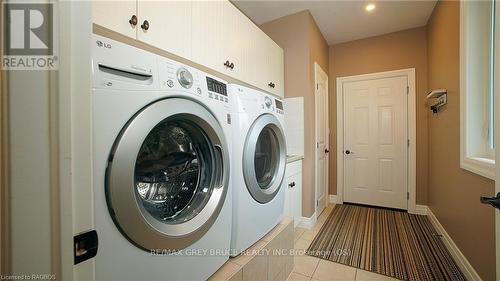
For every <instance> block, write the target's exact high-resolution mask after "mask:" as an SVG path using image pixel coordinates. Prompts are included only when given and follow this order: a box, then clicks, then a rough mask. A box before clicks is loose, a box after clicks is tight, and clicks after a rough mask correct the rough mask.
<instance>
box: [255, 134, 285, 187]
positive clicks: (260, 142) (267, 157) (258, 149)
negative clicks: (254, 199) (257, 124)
mask: <svg viewBox="0 0 500 281" xmlns="http://www.w3.org/2000/svg"><path fill="white" fill-rule="evenodd" d="M254 167H255V177H256V179H257V183H258V184H259V187H260V188H262V189H268V188H269V187H270V183H271V182H272V180H273V177H274V176H275V175H276V170H277V168H278V167H279V143H278V138H277V137H276V133H275V132H274V131H273V129H272V128H271V127H270V126H269V125H267V126H266V127H264V129H262V131H261V132H260V134H259V137H258V138H257V143H256V145H255V156H254Z"/></svg>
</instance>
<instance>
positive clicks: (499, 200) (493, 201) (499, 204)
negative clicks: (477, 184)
mask: <svg viewBox="0 0 500 281" xmlns="http://www.w3.org/2000/svg"><path fill="white" fill-rule="evenodd" d="M479 200H480V201H481V203H483V204H490V205H491V206H493V207H495V208H497V209H499V210H500V192H498V193H497V196H496V197H484V196H481V197H480V198H479Z"/></svg>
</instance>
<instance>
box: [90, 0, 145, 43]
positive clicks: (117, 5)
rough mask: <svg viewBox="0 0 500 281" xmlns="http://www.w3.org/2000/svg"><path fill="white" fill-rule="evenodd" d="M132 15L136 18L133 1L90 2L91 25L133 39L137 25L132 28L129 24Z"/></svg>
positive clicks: (134, 2)
mask: <svg viewBox="0 0 500 281" xmlns="http://www.w3.org/2000/svg"><path fill="white" fill-rule="evenodd" d="M134 15H135V16H136V17H137V11H136V1H135V0H134V1H92V22H93V23H96V24H98V25H101V26H103V27H106V28H108V29H111V30H113V31H116V32H118V33H121V34H123V35H125V36H128V37H131V38H134V39H135V37H136V30H137V26H139V24H138V25H137V26H134V25H132V24H131V23H130V22H129V20H131V19H132V16H134ZM137 23H139V21H137Z"/></svg>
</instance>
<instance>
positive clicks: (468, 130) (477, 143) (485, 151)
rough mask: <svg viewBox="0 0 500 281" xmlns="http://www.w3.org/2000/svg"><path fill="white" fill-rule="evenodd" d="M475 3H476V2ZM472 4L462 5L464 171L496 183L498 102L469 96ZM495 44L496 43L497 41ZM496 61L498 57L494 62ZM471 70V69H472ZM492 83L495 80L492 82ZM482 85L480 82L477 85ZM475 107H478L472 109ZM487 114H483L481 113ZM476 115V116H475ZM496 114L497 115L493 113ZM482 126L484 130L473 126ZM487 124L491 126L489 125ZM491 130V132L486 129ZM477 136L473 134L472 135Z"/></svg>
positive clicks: (461, 115) (492, 73)
mask: <svg viewBox="0 0 500 281" xmlns="http://www.w3.org/2000/svg"><path fill="white" fill-rule="evenodd" d="M472 3H473V2H472ZM492 3H493V4H492V5H493V6H492V19H493V20H492V24H491V26H492V32H491V34H492V37H493V34H494V33H493V31H494V28H495V27H494V26H495V20H494V18H495V15H494V10H495V7H494V1H492ZM470 4H471V2H468V1H461V2H460V167H461V168H462V169H465V170H468V171H470V172H473V173H475V174H478V175H481V176H483V177H486V178H489V179H492V180H494V179H495V150H494V148H493V146H492V140H494V139H493V138H492V137H491V135H492V134H493V131H492V130H491V129H492V126H494V123H492V122H491V120H492V119H491V116H492V112H491V109H493V108H494V107H492V106H491V105H490V103H491V102H492V100H493V99H494V98H492V96H493V97H494V94H493V95H491V94H490V95H488V96H487V97H484V96H475V97H474V96H472V95H470V94H468V93H469V88H470V87H471V86H470V85H469V84H473V83H474V82H470V80H469V79H470V77H469V72H473V71H471V70H470V69H469V68H468V60H469V51H470V47H469V45H468V39H469V37H468V28H469V26H468V24H467V21H468V18H469V13H470V10H469V5H470ZM493 42H494V40H493ZM490 48H491V49H490V52H489V55H490V56H492V54H493V53H494V52H496V50H495V49H496V48H498V46H497V44H494V43H492V44H491V45H490ZM492 61H494V57H493V59H492ZM472 67H473V66H471V67H470V68H472ZM494 68H495V65H494V62H490V65H489V70H490V73H489V78H490V79H492V78H493V75H494ZM490 81H491V80H490ZM476 83H478V82H476ZM479 83H480V81H479ZM488 84H489V87H490V88H489V89H488V91H489V92H490V93H491V92H492V91H495V85H494V80H493V82H490V83H488ZM472 106H474V107H472ZM478 112H479V113H481V112H484V113H483V114H477V113H478ZM475 113H476V114H475ZM493 114H494V112H493ZM471 123H472V124H478V123H479V124H481V125H480V126H477V125H475V126H474V125H471ZM486 124H487V125H486ZM485 127H487V128H485ZM473 130H474V131H475V132H472V131H473Z"/></svg>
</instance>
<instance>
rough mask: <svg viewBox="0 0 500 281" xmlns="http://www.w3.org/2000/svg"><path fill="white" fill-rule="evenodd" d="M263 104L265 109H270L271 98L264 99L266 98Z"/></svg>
mask: <svg viewBox="0 0 500 281" xmlns="http://www.w3.org/2000/svg"><path fill="white" fill-rule="evenodd" d="M264 103H265V104H266V107H267V108H269V107H271V105H272V104H273V101H272V100H271V98H270V97H266V98H265V99H264Z"/></svg>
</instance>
